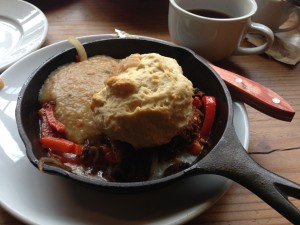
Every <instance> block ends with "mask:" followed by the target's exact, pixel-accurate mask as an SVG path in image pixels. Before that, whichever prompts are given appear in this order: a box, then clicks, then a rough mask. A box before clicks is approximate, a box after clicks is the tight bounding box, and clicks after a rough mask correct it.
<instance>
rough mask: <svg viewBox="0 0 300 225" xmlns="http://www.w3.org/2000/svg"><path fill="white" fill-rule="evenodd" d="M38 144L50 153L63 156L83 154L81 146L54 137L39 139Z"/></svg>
mask: <svg viewBox="0 0 300 225" xmlns="http://www.w3.org/2000/svg"><path fill="white" fill-rule="evenodd" d="M40 142H41V143H42V145H43V146H44V147H45V148H49V149H51V150H52V151H55V152H58V153H61V154H64V153H72V154H75V155H81V154H82V152H83V146H82V145H78V144H75V143H74V142H72V141H68V140H66V139H62V138H55V137H41V138H40Z"/></svg>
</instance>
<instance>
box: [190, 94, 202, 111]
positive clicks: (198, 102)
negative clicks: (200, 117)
mask: <svg viewBox="0 0 300 225" xmlns="http://www.w3.org/2000/svg"><path fill="white" fill-rule="evenodd" d="M192 104H193V106H195V107H196V108H200V107H201V106H202V101H201V100H200V98H199V97H198V96H195V97H194V99H193V103H192Z"/></svg>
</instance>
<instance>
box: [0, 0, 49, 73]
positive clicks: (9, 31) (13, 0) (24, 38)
mask: <svg viewBox="0 0 300 225" xmlns="http://www.w3.org/2000/svg"><path fill="white" fill-rule="evenodd" d="M47 31H48V21H47V18H46V17H45V15H44V13H43V12H42V11H41V10H39V9H38V8H37V7H35V6H34V5H32V4H30V3H28V2H25V1H21V0H0V72H1V71H2V70H4V69H6V68H7V67H8V66H10V65H11V64H13V63H14V62H16V61H17V60H19V59H20V58H22V57H23V56H25V55H27V54H28V53H30V52H32V51H34V50H36V49H38V48H39V47H40V46H41V45H42V44H43V42H44V41H45V38H46V35H47Z"/></svg>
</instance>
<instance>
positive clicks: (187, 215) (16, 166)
mask: <svg viewBox="0 0 300 225" xmlns="http://www.w3.org/2000/svg"><path fill="white" fill-rule="evenodd" d="M105 37H111V36H110V35H101V36H88V37H82V38H80V40H81V41H83V42H87V41H93V40H97V39H101V38H105ZM68 48H71V46H70V45H69V44H68V43H67V42H66V41H63V42H59V43H56V44H53V45H50V46H47V47H45V48H42V49H39V50H37V51H36V52H34V53H31V54H30V55H28V56H26V57H25V58H23V59H22V60H20V61H19V62H17V63H16V64H14V65H13V66H11V67H10V68H9V69H8V70H6V71H5V72H4V73H3V74H2V76H1V79H3V80H4V82H5V88H4V89H3V90H1V91H0V108H1V110H0V118H1V121H0V130H1V135H0V177H1V179H0V203H1V205H2V207H4V208H5V209H6V210H7V211H9V212H10V213H12V214H13V215H14V216H16V217H18V218H19V219H20V220H22V221H24V222H26V223H29V224H42V225H53V224H56V225H59V224H63V225H68V224H70V225H71V224H72V225H76V224H78V225H79V224H81V225H83V224H84V225H89V224H97V225H101V224H131V225H135V224H139V225H140V224H170V225H171V224H180V223H184V222H186V221H188V220H190V219H192V218H194V217H195V216H197V215H199V214H200V213H202V212H204V211H205V210H206V209H208V208H209V207H210V206H212V205H213V204H214V203H215V202H216V201H217V200H218V199H219V198H220V197H221V196H222V195H223V194H224V193H225V191H226V190H227V189H228V188H229V187H230V185H231V183H232V182H231V181H229V180H227V179H226V178H223V177H220V176H215V175H198V176H193V177H189V178H186V179H184V180H180V181H179V182H177V183H175V184H172V185H169V186H167V187H164V188H161V189H159V190H154V191H149V192H146V193H140V194H131V195H120V194H119V195H115V194H108V193H102V192H99V191H95V190H91V189H88V188H87V187H83V186H80V185H78V183H75V182H74V181H71V180H68V179H65V178H63V177H60V176H54V175H49V174H40V173H39V172H38V170H37V169H36V168H35V167H33V166H32V165H31V164H30V163H29V160H28V159H27V157H26V155H25V148H24V145H23V143H22V141H21V139H20V137H19V134H18V131H17V126H16V122H15V106H16V101H17V95H18V93H19V91H20V88H21V85H22V84H23V83H24V81H25V79H26V78H27V77H28V76H29V75H30V74H31V73H32V72H33V71H34V70H35V69H36V68H37V67H38V66H39V65H40V64H41V63H42V62H43V61H45V60H46V59H48V58H49V57H51V56H53V55H54V54H56V53H58V52H60V51H62V50H64V49H68ZM234 126H235V129H236V132H237V134H238V135H239V138H240V140H241V143H242V144H243V146H244V147H245V149H248V143H249V130H248V129H249V127H248V119H247V113H246V110H245V107H244V105H243V104H240V103H234Z"/></svg>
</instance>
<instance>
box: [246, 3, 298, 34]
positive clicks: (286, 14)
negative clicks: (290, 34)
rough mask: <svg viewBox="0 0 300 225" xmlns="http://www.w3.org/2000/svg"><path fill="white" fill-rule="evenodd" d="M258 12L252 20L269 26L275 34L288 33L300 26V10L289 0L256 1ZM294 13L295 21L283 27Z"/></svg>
mask: <svg viewBox="0 0 300 225" xmlns="http://www.w3.org/2000/svg"><path fill="white" fill-rule="evenodd" d="M256 3H257V11H256V13H255V14H254V15H253V18H252V20H253V21H254V22H257V23H262V24H264V25H266V26H268V27H269V28H270V29H271V30H272V31H273V32H286V31H290V30H293V29H295V28H296V27H297V26H298V25H299V21H300V18H299V8H298V7H296V6H295V5H294V4H293V3H292V2H291V1H288V0H256ZM293 13H294V15H295V20H294V21H293V22H291V23H289V24H288V25H287V26H284V27H281V25H283V24H284V23H285V22H286V21H287V20H288V19H289V18H290V16H291V15H292V14H293Z"/></svg>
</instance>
